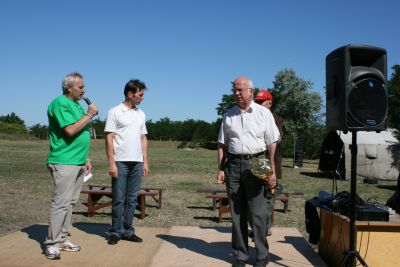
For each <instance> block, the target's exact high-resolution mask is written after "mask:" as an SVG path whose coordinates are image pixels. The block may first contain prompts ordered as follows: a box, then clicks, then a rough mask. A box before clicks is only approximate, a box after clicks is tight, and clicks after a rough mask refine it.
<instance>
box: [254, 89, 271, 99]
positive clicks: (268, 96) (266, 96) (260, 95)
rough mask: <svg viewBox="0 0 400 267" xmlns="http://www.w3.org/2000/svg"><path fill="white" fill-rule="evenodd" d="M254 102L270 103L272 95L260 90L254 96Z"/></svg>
mask: <svg viewBox="0 0 400 267" xmlns="http://www.w3.org/2000/svg"><path fill="white" fill-rule="evenodd" d="M255 100H264V101H265V100H271V101H272V95H271V93H270V92H268V90H260V91H259V92H258V94H257V95H256V98H255Z"/></svg>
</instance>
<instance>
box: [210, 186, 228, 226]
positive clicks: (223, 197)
mask: <svg viewBox="0 0 400 267" xmlns="http://www.w3.org/2000/svg"><path fill="white" fill-rule="evenodd" d="M206 198H211V199H212V200H213V205H216V203H218V222H221V221H222V214H224V213H228V212H230V211H231V210H230V208H229V198H228V195H227V194H225V193H224V194H219V193H215V194H211V195H206Z"/></svg>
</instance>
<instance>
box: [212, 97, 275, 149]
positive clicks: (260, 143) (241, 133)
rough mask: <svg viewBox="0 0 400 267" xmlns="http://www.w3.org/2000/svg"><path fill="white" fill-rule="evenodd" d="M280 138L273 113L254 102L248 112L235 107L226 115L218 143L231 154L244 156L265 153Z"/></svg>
mask: <svg viewBox="0 0 400 267" xmlns="http://www.w3.org/2000/svg"><path fill="white" fill-rule="evenodd" d="M280 138H281V137H280V134H279V130H278V127H276V124H275V120H274V116H273V115H272V113H271V111H269V109H267V108H265V107H263V106H261V105H259V104H256V103H254V101H252V102H251V104H250V107H249V108H248V109H247V110H246V111H243V110H241V109H239V107H238V106H234V107H232V108H230V109H229V110H228V111H227V112H226V113H225V114H224V117H223V120H222V124H221V128H220V130H219V135H218V142H219V143H221V144H224V145H225V146H226V147H227V148H228V152H229V153H232V154H242V155H243V154H256V153H259V152H263V151H265V150H266V149H267V146H268V145H270V144H272V143H275V142H278V141H280Z"/></svg>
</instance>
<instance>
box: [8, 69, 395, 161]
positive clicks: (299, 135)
mask: <svg viewBox="0 0 400 267" xmlns="http://www.w3.org/2000/svg"><path fill="white" fill-rule="evenodd" d="M392 70H393V73H392V75H391V77H390V79H388V81H387V88H388V106H389V109H388V124H389V127H390V128H394V129H397V134H398V139H399V138H400V135H399V130H400V109H399V108H398V107H399V106H400V65H394V66H393V67H392ZM312 86H313V84H312V82H311V81H307V80H304V79H303V78H301V77H299V76H298V75H297V74H296V72H295V71H294V70H293V69H283V70H281V71H279V72H278V73H277V74H276V75H275V79H274V81H273V83H272V87H270V88H255V94H257V92H258V91H259V90H260V89H267V90H269V91H270V92H271V93H272V95H273V98H274V101H273V107H272V112H274V113H276V114H278V115H279V116H280V117H281V118H282V122H283V131H284V136H283V142H282V146H283V155H284V156H285V157H292V156H293V153H294V145H293V144H294V142H295V141H296V140H297V141H301V143H302V144H303V148H304V157H305V158H316V157H318V156H319V149H320V146H321V142H322V140H323V138H324V136H325V135H326V133H327V131H328V130H327V129H326V127H325V121H324V118H325V113H324V112H322V111H321V110H322V103H323V101H322V98H321V96H320V95H319V94H318V93H316V92H313V91H312V90H311V89H312ZM229 89H230V88H227V90H226V91H227V92H230V90H229ZM234 104H235V101H234V97H233V95H232V94H231V93H229V94H224V95H222V98H221V102H220V103H219V104H218V105H217V107H216V112H217V118H216V120H215V121H214V122H206V121H203V120H193V119H187V120H185V121H173V120H171V119H170V118H168V117H165V118H162V119H160V120H158V121H152V120H148V121H147V122H146V126H147V130H148V135H147V138H148V139H149V140H171V141H186V142H189V143H190V144H191V145H192V146H199V145H200V146H205V147H208V146H209V147H212V144H213V143H214V144H215V142H216V140H217V137H218V131H219V127H220V124H221V119H222V116H223V114H224V113H225V112H226V111H227V110H228V109H229V108H230V107H232V106H233V105H234ZM104 126H105V120H102V119H99V118H97V119H94V120H93V121H92V129H93V130H94V131H93V132H95V133H96V136H97V138H102V137H103V136H104ZM29 131H30V134H31V135H33V136H35V137H36V138H40V139H47V138H48V127H47V126H46V125H41V124H35V125H33V126H32V127H30V129H29ZM0 133H1V134H19V135H24V134H27V130H26V127H25V123H24V121H23V120H22V119H21V118H19V117H18V116H17V115H16V114H15V113H14V112H12V113H11V114H8V115H5V116H0Z"/></svg>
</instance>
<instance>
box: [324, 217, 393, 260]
mask: <svg viewBox="0 0 400 267" xmlns="http://www.w3.org/2000/svg"><path fill="white" fill-rule="evenodd" d="M320 211H321V236H320V241H319V246H318V253H319V254H320V255H321V257H322V258H323V259H324V260H325V261H326V263H327V264H328V265H329V266H339V265H340V263H341V260H342V259H343V255H344V251H345V250H348V249H349V247H350V241H349V239H350V234H349V231H350V220H349V218H347V217H346V216H343V215H340V214H338V213H332V212H328V211H326V210H325V209H321V210H320ZM355 227H356V233H355V239H356V240H355V241H356V242H355V244H356V246H357V247H356V249H357V251H358V252H359V253H360V256H361V257H362V258H363V259H364V260H365V261H366V263H367V264H368V266H374V267H386V266H399V265H397V264H398V261H399V260H398V258H397V257H398V256H399V255H400V215H398V214H395V215H393V216H391V217H390V220H389V221H388V222H385V221H356V223H355ZM357 264H358V265H357V266H361V265H360V263H359V262H357Z"/></svg>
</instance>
